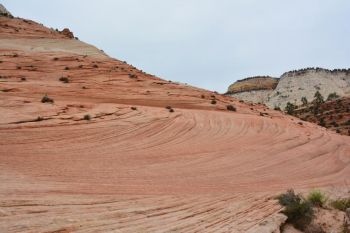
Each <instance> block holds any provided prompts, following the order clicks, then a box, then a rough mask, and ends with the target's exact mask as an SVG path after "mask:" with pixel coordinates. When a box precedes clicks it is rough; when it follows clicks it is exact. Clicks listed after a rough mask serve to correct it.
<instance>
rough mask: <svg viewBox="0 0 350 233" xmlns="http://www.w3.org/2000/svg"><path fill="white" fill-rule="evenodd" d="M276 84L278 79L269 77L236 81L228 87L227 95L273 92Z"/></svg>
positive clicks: (255, 77)
mask: <svg viewBox="0 0 350 233" xmlns="http://www.w3.org/2000/svg"><path fill="white" fill-rule="evenodd" d="M277 84H278V78H273V77H270V76H254V77H249V78H245V79H242V80H238V81H237V82H235V83H234V84H232V85H230V86H229V88H228V90H227V93H228V94H233V93H239V92H244V91H253V90H273V89H275V88H276V86H277Z"/></svg>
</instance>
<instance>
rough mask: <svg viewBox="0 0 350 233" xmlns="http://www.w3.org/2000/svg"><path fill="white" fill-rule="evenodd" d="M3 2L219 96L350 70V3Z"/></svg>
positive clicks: (218, 0)
mask: <svg viewBox="0 0 350 233" xmlns="http://www.w3.org/2000/svg"><path fill="white" fill-rule="evenodd" d="M0 2H1V3H2V4H3V5H4V6H5V7H6V8H7V9H8V10H9V11H10V12H11V13H12V14H13V15H15V16H19V17H22V18H29V19H32V20H35V21H38V22H41V23H43V24H44V25H45V26H48V27H53V28H58V29H63V28H65V27H68V28H69V29H71V30H72V31H73V32H74V34H75V36H77V37H79V39H80V40H82V41H85V42H88V43H90V44H93V45H95V46H97V47H98V48H100V49H103V50H104V51H105V52H106V53H107V54H109V55H110V56H112V57H115V58H117V59H120V60H126V61H127V62H128V63H129V64H133V65H135V66H136V67H138V68H140V69H142V70H144V71H146V72H148V73H152V74H155V75H157V76H160V77H162V78H164V79H167V80H173V81H180V82H183V83H188V84H192V85H195V86H199V87H203V88H206V89H209V90H216V91H219V92H224V91H226V89H227V87H228V85H229V84H231V83H232V82H234V81H235V80H237V79H242V78H245V77H248V76H254V75H272V76H276V77H278V76H280V75H281V74H282V73H283V72H285V71H288V70H292V69H299V68H304V67H310V66H320V67H324V68H349V67H350V1H349V0H98V1H97V0H96V1H92V0H90V1H88V0H26V1H24V0H3V1H1V0H0Z"/></svg>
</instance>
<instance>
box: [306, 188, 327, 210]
mask: <svg viewBox="0 0 350 233" xmlns="http://www.w3.org/2000/svg"><path fill="white" fill-rule="evenodd" d="M307 200H308V201H310V202H311V203H312V204H313V205H314V206H318V207H323V206H324V204H325V203H326V201H327V197H326V195H325V194H324V193H322V192H321V191H320V190H313V191H311V192H310V193H309V195H308V196H307Z"/></svg>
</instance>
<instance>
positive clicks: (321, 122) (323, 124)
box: [318, 118, 326, 127]
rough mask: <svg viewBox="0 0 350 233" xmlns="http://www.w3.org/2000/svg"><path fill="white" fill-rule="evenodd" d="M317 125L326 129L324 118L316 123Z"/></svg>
mask: <svg viewBox="0 0 350 233" xmlns="http://www.w3.org/2000/svg"><path fill="white" fill-rule="evenodd" d="M318 125H320V126H322V127H326V122H325V121H324V118H321V119H320V122H319V123H318Z"/></svg>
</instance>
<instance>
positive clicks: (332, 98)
mask: <svg viewBox="0 0 350 233" xmlns="http://www.w3.org/2000/svg"><path fill="white" fill-rule="evenodd" d="M337 98H339V95H338V94H337V93H336V92H333V93H331V94H329V95H328V97H327V101H330V100H334V99H337Z"/></svg>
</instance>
